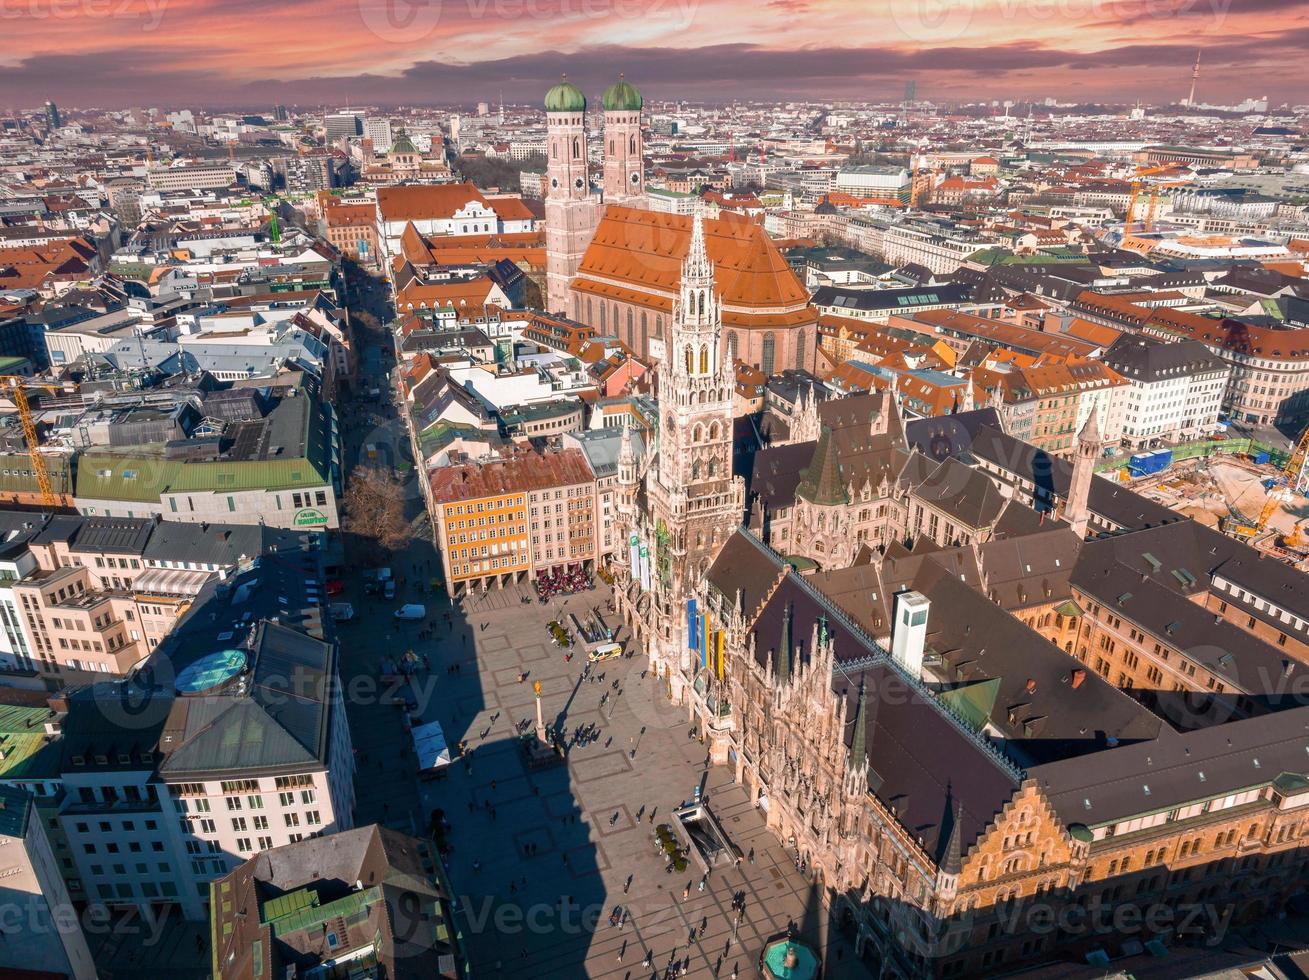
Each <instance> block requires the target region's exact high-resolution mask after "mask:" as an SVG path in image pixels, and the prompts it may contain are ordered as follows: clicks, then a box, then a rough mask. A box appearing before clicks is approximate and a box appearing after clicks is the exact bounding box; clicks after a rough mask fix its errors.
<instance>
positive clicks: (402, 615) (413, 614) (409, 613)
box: [395, 602, 427, 619]
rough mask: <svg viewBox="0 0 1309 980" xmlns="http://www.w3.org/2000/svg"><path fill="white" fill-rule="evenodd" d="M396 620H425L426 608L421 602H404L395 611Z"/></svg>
mask: <svg viewBox="0 0 1309 980" xmlns="http://www.w3.org/2000/svg"><path fill="white" fill-rule="evenodd" d="M395 618H396V619H426V618H427V607H426V606H424V605H423V604H422V603H421V602H406V603H405V604H404V605H403V606H401V607H400V608H399V609H397V610H396V611H395Z"/></svg>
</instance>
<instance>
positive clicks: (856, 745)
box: [850, 677, 868, 769]
mask: <svg viewBox="0 0 1309 980" xmlns="http://www.w3.org/2000/svg"><path fill="white" fill-rule="evenodd" d="M867 761H868V688H867V685H866V683H865V678H863V677H860V678H859V702H858V704H857V705H856V706H855V710H854V733H853V734H852V735H851V737H850V765H851V766H852V767H853V768H856V769H858V768H859V767H860V766H863V765H864V764H865V763H866V762H867Z"/></svg>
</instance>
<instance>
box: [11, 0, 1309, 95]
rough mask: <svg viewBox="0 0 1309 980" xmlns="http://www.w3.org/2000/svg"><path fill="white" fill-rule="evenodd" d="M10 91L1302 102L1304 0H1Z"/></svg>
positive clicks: (1308, 41)
mask: <svg viewBox="0 0 1309 980" xmlns="http://www.w3.org/2000/svg"><path fill="white" fill-rule="evenodd" d="M0 38H3V42H0V108H9V107H24V106H33V105H36V104H38V103H40V102H43V101H44V100H46V99H54V100H55V101H56V102H58V103H60V104H63V105H67V106H121V105H160V106H177V105H185V104H195V105H205V104H209V105H232V106H236V105H244V106H252V107H259V106H267V105H269V104H271V103H275V102H283V103H287V104H299V105H320V104H327V105H338V104H345V103H347V101H348V102H351V103H354V104H361V103H410V104H422V103H430V104H445V103H467V102H470V101H477V100H488V101H492V102H494V101H495V100H496V99H497V98H498V97H499V94H500V92H501V91H503V93H504V98H505V99H506V101H509V102H515V101H518V102H523V101H533V102H534V101H536V100H538V99H539V98H540V95H541V94H542V92H543V91H544V89H545V88H546V87H547V86H548V85H549V84H551V83H552V82H553V81H554V80H556V79H557V78H558V77H559V74H560V73H561V72H565V71H566V72H568V74H569V76H570V77H572V78H573V79H574V80H576V81H577V82H578V83H579V84H580V85H582V86H583V87H584V88H585V89H586V91H587V92H598V91H599V90H600V88H601V87H602V86H603V85H605V84H607V83H608V82H609V81H610V80H611V79H612V78H613V77H615V76H616V75H617V74H618V72H620V71H623V72H626V74H627V77H628V78H629V79H631V80H632V81H634V82H636V83H637V84H638V85H639V86H641V87H642V88H643V89H644V91H645V92H646V94H647V97H649V98H651V99H671V98H688V99H695V100H701V101H711V102H724V101H731V100H733V99H751V98H759V99H774V98H785V97H788V96H789V97H796V98H805V97H815V98H832V99H841V98H866V99H874V100H876V99H898V98H899V96H900V94H901V91H902V89H903V85H904V82H905V81H907V80H910V79H913V80H914V81H916V82H917V84H918V93H919V96H920V97H921V98H928V99H941V100H972V99H980V98H986V99H992V98H995V99H1004V98H1012V99H1018V100H1022V99H1026V98H1029V97H1035V98H1044V97H1046V96H1055V97H1058V98H1078V99H1085V100H1092V99H1104V100H1119V101H1129V100H1134V99H1137V98H1139V99H1141V100H1142V101H1146V102H1150V101H1156V102H1167V101H1177V100H1179V99H1181V98H1184V97H1185V95H1186V90H1187V86H1188V84H1189V76H1190V70H1191V64H1192V62H1193V61H1194V60H1195V53H1196V50H1197V49H1198V48H1203V49H1204V65H1203V68H1202V75H1201V81H1200V86H1199V90H1198V97H1199V98H1200V99H1208V100H1237V99H1240V98H1244V97H1247V96H1263V95H1268V96H1269V97H1270V98H1271V99H1272V101H1273V104H1274V105H1278V104H1281V103H1283V102H1290V103H1296V102H1300V103H1304V102H1309V70H1306V68H1305V65H1306V63H1307V62H1309V0H899V2H891V0H866V2H855V0H417V2H411V0H283V2H276V3H275V2H270V0H0Z"/></svg>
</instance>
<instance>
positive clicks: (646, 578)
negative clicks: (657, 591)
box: [641, 545, 650, 592]
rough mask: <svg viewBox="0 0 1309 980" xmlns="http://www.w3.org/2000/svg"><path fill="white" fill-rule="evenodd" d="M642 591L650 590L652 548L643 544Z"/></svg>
mask: <svg viewBox="0 0 1309 980" xmlns="http://www.w3.org/2000/svg"><path fill="white" fill-rule="evenodd" d="M641 591H643V592H649V591H650V548H649V547H648V546H647V545H641Z"/></svg>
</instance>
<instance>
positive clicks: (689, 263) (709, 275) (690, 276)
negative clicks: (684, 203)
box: [682, 199, 714, 282]
mask: <svg viewBox="0 0 1309 980" xmlns="http://www.w3.org/2000/svg"><path fill="white" fill-rule="evenodd" d="M713 275H714V268H713V266H712V265H711V264H710V263H709V249H708V247H707V246H706V245H705V233H704V202H703V201H702V200H699V199H697V200H696V202H695V213H694V214H693V215H692V217H691V247H690V248H689V249H688V250H687V253H686V261H685V262H684V263H682V279H683V281H686V280H695V281H699V282H704V281H705V280H710V279H713Z"/></svg>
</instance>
